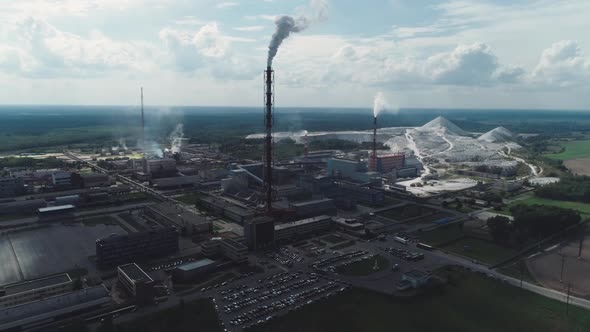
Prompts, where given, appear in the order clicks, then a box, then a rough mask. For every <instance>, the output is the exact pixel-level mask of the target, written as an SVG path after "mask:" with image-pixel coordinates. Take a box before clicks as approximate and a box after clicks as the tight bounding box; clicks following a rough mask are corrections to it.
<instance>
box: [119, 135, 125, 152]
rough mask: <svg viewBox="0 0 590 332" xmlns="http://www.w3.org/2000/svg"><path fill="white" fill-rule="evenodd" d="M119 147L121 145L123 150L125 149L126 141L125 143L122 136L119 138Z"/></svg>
mask: <svg viewBox="0 0 590 332" xmlns="http://www.w3.org/2000/svg"><path fill="white" fill-rule="evenodd" d="M119 147H121V148H122V149H123V150H125V151H127V143H125V139H124V138H122V137H121V138H119Z"/></svg>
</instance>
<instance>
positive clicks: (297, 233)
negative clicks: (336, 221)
mask: <svg viewBox="0 0 590 332" xmlns="http://www.w3.org/2000/svg"><path fill="white" fill-rule="evenodd" d="M331 226H332V217H330V216H325V215H324V216H318V217H313V218H307V219H302V220H297V221H294V222H289V223H284V224H278V225H275V234H274V237H275V241H281V240H287V239H295V238H297V237H301V236H304V235H309V234H314V233H320V232H324V231H327V230H329V229H330V228H331Z"/></svg>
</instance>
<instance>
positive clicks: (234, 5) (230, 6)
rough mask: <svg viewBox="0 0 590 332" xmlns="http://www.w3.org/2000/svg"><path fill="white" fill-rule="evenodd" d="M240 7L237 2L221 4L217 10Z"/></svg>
mask: <svg viewBox="0 0 590 332" xmlns="http://www.w3.org/2000/svg"><path fill="white" fill-rule="evenodd" d="M238 5H239V3H237V2H220V3H218V4H217V5H216V6H215V7H217V9H224V8H232V7H236V6H238Z"/></svg>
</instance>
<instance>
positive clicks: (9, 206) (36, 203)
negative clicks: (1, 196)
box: [0, 199, 47, 215]
mask: <svg viewBox="0 0 590 332" xmlns="http://www.w3.org/2000/svg"><path fill="white" fill-rule="evenodd" d="M46 206H47V202H46V201H45V200H44V199H27V200H23V201H14V202H6V203H0V215H2V214H12V213H33V212H38V209H39V208H42V207H46Z"/></svg>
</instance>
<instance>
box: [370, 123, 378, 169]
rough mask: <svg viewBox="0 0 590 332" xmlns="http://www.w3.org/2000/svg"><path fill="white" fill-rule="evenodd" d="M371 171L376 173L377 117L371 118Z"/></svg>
mask: <svg viewBox="0 0 590 332" xmlns="http://www.w3.org/2000/svg"><path fill="white" fill-rule="evenodd" d="M371 159H372V160H371V161H372V167H371V171H373V172H376V171H377V117H376V116H374V117H373V155H372V156H371Z"/></svg>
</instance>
